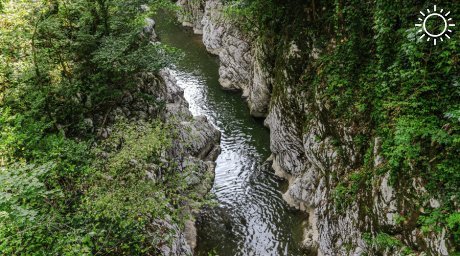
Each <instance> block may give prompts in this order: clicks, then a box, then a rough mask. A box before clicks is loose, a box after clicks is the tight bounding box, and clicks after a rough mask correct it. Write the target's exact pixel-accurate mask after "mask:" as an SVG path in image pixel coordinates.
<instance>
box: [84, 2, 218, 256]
mask: <svg viewBox="0 0 460 256" xmlns="http://www.w3.org/2000/svg"><path fill="white" fill-rule="evenodd" d="M144 8H147V7H142V9H144ZM143 34H144V35H145V36H147V37H148V38H150V39H151V41H152V43H155V44H159V43H160V42H158V38H157V36H156V33H155V21H154V20H153V19H146V20H145V27H144V29H143ZM136 85H137V86H136V88H134V89H132V90H130V91H126V92H125V93H124V95H123V97H122V99H121V102H120V103H119V104H118V105H117V106H116V107H114V108H113V109H112V110H111V111H110V112H108V113H106V114H105V115H104V116H102V115H98V114H96V115H95V116H93V117H92V118H86V119H85V120H84V126H85V127H87V129H92V130H93V129H96V133H97V134H98V136H99V138H100V139H107V138H108V137H109V136H110V135H111V133H112V130H111V128H110V124H112V123H115V122H116V121H117V120H129V121H130V123H133V124H135V125H136V128H138V129H142V125H143V124H145V123H146V122H147V123H148V122H149V121H151V120H152V119H157V118H160V119H162V121H163V123H164V124H165V125H169V126H170V127H173V128H171V135H172V137H173V139H172V146H171V148H170V149H169V150H168V151H167V152H164V153H162V155H161V157H162V159H164V162H165V164H169V162H168V160H166V159H172V160H173V161H174V162H176V163H178V164H179V166H180V167H181V168H182V169H186V168H189V169H190V170H192V171H191V172H190V174H188V176H187V177H186V178H185V182H186V183H187V185H188V186H189V187H191V188H194V192H196V193H197V195H198V196H202V197H203V196H205V194H206V193H208V191H209V190H210V189H211V187H212V184H213V179H214V170H215V160H216V158H217V156H218V155H219V153H220V136H221V134H220V132H219V131H218V130H217V129H216V128H215V127H214V126H213V125H212V124H211V123H210V122H209V121H208V120H207V118H206V117H204V116H197V117H194V116H193V115H192V114H191V112H190V111H189V109H188V103H187V101H186V100H185V98H184V96H183V94H184V92H183V90H182V89H181V88H180V87H179V86H178V85H177V83H176V79H175V78H174V76H173V75H172V72H171V71H170V70H169V69H167V68H164V69H162V70H161V71H160V72H159V73H158V74H154V73H144V74H140V75H138V77H137V81H136ZM142 95H148V96H149V97H148V98H154V99H155V100H154V101H152V100H147V99H146V98H147V97H142ZM163 105H164V108H161V107H160V106H163ZM95 127H101V128H95ZM106 156H107V152H102V153H101V157H106ZM130 165H131V167H139V168H145V169H146V170H145V171H146V178H148V179H150V180H152V182H156V179H157V177H156V174H155V173H157V170H156V169H158V166H155V165H154V164H148V163H147V164H145V166H144V165H142V166H140V164H139V163H138V161H137V160H136V159H132V160H131V161H130ZM184 208H186V212H184V213H183V215H184V216H186V215H188V214H191V215H192V216H194V215H195V214H196V212H194V211H195V210H196V209H194V208H193V206H191V205H186V206H185V207H184ZM150 226H151V227H152V228H155V229H162V230H169V231H171V233H173V234H174V235H173V237H171V238H170V240H169V241H170V243H168V244H163V245H161V247H160V248H157V249H158V250H159V251H160V253H161V255H165V256H173V255H184V256H185V255H192V252H193V249H194V247H195V246H196V230H195V222H194V220H188V221H186V223H185V227H184V228H180V227H179V226H178V225H177V224H175V223H174V221H173V220H172V219H171V218H170V217H166V218H165V219H159V220H156V221H154V223H151V225H150Z"/></svg>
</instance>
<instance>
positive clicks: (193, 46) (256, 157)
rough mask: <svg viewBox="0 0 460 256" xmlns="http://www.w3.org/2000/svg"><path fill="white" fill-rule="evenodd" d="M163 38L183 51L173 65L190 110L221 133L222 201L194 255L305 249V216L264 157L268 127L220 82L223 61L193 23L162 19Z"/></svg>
mask: <svg viewBox="0 0 460 256" xmlns="http://www.w3.org/2000/svg"><path fill="white" fill-rule="evenodd" d="M156 20H157V26H156V31H157V33H158V35H159V37H160V39H161V41H162V42H163V43H165V44H168V45H170V46H173V47H175V48H178V49H180V50H181V51H182V52H183V54H184V57H183V58H182V59H181V61H180V62H179V63H177V65H176V67H175V68H174V71H173V72H174V74H175V75H176V78H177V81H178V84H179V86H180V87H182V88H183V89H184V95H185V98H186V99H187V101H188V102H189V104H190V110H191V112H192V113H193V115H205V116H207V117H208V119H209V120H210V121H211V122H212V123H213V124H214V125H215V126H216V127H217V129H219V130H220V131H221V132H222V140H221V147H222V153H221V154H220V156H219V157H218V159H217V160H216V163H217V166H216V175H215V180H214V186H213V189H212V191H211V193H213V194H214V195H215V198H216V200H217V206H215V207H207V208H205V209H203V210H202V214H201V217H200V218H199V219H198V221H197V223H198V225H197V228H198V244H197V248H196V249H195V254H196V255H220V256H226V255H229V256H234V255H245V256H246V255H263V256H265V255H304V254H305V253H304V252H302V250H301V249H300V248H299V246H298V245H299V243H300V241H301V239H302V225H303V224H302V223H303V222H304V220H305V219H304V217H303V216H304V215H305V214H302V213H300V212H298V211H296V210H294V209H291V208H290V207H289V206H288V205H287V204H286V203H285V202H284V201H283V199H282V196H281V195H282V194H281V191H282V190H283V189H285V185H286V184H284V183H283V182H281V181H279V180H278V179H277V177H275V176H274V173H273V171H272V170H271V169H270V168H269V165H268V164H266V163H265V164H264V162H265V160H266V159H267V158H268V157H269V156H270V138H269V131H268V129H267V128H265V127H264V126H263V121H262V120H260V119H255V118H253V117H251V116H250V115H249V109H248V107H247V105H246V102H245V101H244V99H243V98H242V97H241V92H230V91H225V90H223V89H222V88H221V86H220V85H219V82H218V78H219V75H218V68H219V60H218V58H217V57H216V56H212V55H210V54H209V53H208V52H207V51H206V49H205V47H204V45H203V44H202V41H201V36H199V35H194V34H193V33H192V31H191V30H190V29H187V28H184V27H182V26H180V25H179V24H175V23H174V22H171V21H167V20H166V19H159V18H157V19H156Z"/></svg>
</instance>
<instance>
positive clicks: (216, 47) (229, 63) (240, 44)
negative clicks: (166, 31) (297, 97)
mask: <svg viewBox="0 0 460 256" xmlns="http://www.w3.org/2000/svg"><path fill="white" fill-rule="evenodd" d="M177 4H178V5H179V6H180V7H181V8H182V11H180V13H179V21H181V22H182V24H183V25H185V26H190V27H193V29H194V31H195V33H199V34H203V43H204V45H205V46H206V49H207V50H208V51H209V52H210V53H212V54H215V55H217V56H219V60H220V68H219V82H220V84H221V85H222V87H223V88H225V89H228V90H241V91H242V92H243V97H245V98H247V101H248V104H249V107H250V111H251V114H252V115H254V116H256V117H265V116H266V115H267V114H268V105H269V102H270V93H271V80H270V78H269V74H268V72H267V71H266V70H265V68H264V67H265V66H264V65H262V64H261V63H260V62H259V61H260V60H262V59H263V58H262V55H263V51H262V50H260V49H259V47H257V46H255V45H253V43H252V40H251V39H250V37H249V36H248V35H247V34H244V33H242V32H241V31H240V30H239V29H238V28H237V27H236V26H235V25H234V24H232V23H231V22H230V21H229V20H228V18H227V17H225V15H224V13H223V11H224V8H225V7H224V4H223V2H222V1H221V0H210V1H204V0H200V1H186V0H181V1H178V2H177Z"/></svg>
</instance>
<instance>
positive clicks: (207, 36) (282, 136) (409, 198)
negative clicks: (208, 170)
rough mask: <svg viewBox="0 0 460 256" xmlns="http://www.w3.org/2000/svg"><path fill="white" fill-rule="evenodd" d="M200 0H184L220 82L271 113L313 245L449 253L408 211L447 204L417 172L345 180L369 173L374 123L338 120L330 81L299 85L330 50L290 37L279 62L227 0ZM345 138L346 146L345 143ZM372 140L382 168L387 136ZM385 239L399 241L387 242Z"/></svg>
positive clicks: (351, 250)
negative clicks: (230, 11) (363, 168)
mask: <svg viewBox="0 0 460 256" xmlns="http://www.w3.org/2000/svg"><path fill="white" fill-rule="evenodd" d="M197 2H198V1H185V0H181V1H179V5H180V6H181V7H182V8H183V9H184V10H185V12H187V13H189V15H188V16H187V17H188V22H187V25H189V26H193V27H194V29H195V30H196V31H200V32H201V31H202V33H203V43H204V45H205V46H206V48H207V49H208V51H209V52H211V53H213V54H215V55H218V56H219V59H220V64H221V65H220V69H219V74H220V83H221V85H222V86H223V87H224V88H227V89H238V90H242V91H243V96H244V97H247V100H248V104H249V107H250V110H251V114H253V115H254V116H258V117H266V120H265V124H266V125H267V126H268V127H269V128H270V133H271V138H270V142H271V151H272V156H271V157H270V160H271V161H272V163H273V169H274V170H275V172H276V174H277V175H279V176H280V177H283V178H285V179H286V180H288V181H289V189H288V190H287V192H286V193H285V194H284V195H283V197H284V199H285V200H286V201H287V202H288V203H290V204H291V205H292V206H294V207H296V208H298V209H300V210H303V211H305V212H306V213H307V214H308V216H309V222H310V223H309V225H308V229H306V230H305V239H304V246H305V247H308V248H309V249H311V250H313V251H317V253H318V255H402V254H404V253H408V252H409V248H410V250H413V251H415V252H423V253H422V254H425V255H448V248H451V247H452V246H453V245H451V244H449V242H448V239H447V237H446V232H445V230H443V231H442V232H440V233H432V234H423V232H422V231H421V229H420V227H419V226H417V224H416V222H417V221H416V220H417V217H418V215H417V216H414V215H413V214H412V215H409V214H408V211H407V209H412V210H413V209H417V207H419V208H420V211H423V209H424V207H431V208H436V207H439V202H438V201H437V200H436V199H434V198H432V199H430V200H426V199H424V198H425V197H428V193H427V191H426V189H425V188H424V187H423V184H422V181H421V179H419V178H418V177H412V178H411V179H410V180H399V181H390V174H389V173H384V174H379V175H371V177H370V178H368V180H367V181H366V182H368V183H366V184H369V185H365V186H364V188H361V189H359V190H357V191H353V192H350V191H348V190H346V189H341V188H342V187H341V186H342V185H343V184H347V182H349V181H350V179H352V177H355V178H356V177H361V176H363V177H368V176H366V175H368V174H367V173H365V172H359V171H357V170H359V168H356V167H357V166H359V165H360V163H361V162H362V159H363V158H364V153H363V152H360V150H359V149H358V148H356V146H354V143H353V139H354V138H355V137H356V136H357V135H359V134H363V133H365V132H366V131H363V129H365V127H366V124H354V123H344V122H341V121H339V120H331V119H330V118H329V117H328V112H327V111H328V110H327V109H328V102H327V101H324V99H323V98H322V97H321V88H318V89H317V90H318V91H317V92H308V91H306V90H305V89H302V90H301V89H299V88H298V87H299V86H298V81H299V80H300V79H301V77H300V76H301V72H303V70H305V63H307V62H309V61H315V60H316V59H317V58H318V56H319V55H320V54H321V52H320V51H319V50H318V49H316V48H314V47H313V46H312V45H306V44H305V42H301V41H298V42H296V41H286V42H282V43H283V44H284V45H285V47H284V49H285V50H284V52H280V53H271V54H272V57H275V58H276V59H277V62H278V63H279V64H278V66H277V67H272V66H270V65H269V64H268V63H269V62H268V61H267V56H266V55H267V54H270V50H269V49H266V48H270V46H269V45H260V44H258V43H255V42H254V41H251V40H250V39H249V37H247V35H245V34H243V33H241V31H239V30H238V29H237V27H236V26H235V25H234V24H232V21H230V20H228V19H226V17H224V15H223V14H222V10H223V8H225V7H224V4H223V2H222V1H220V0H207V1H204V0H201V1H200V4H199V5H198V4H197ZM182 19H183V18H182ZM273 55H274V56H273ZM275 81H276V82H275ZM275 91H276V93H275ZM311 95H314V96H311ZM304 116H310V118H308V120H305V119H304V118H303V117H304ZM359 127H364V128H362V129H361V128H359ZM337 138H339V140H340V145H341V146H337V145H336V144H337V143H336V142H337ZM369 141H370V142H371V144H373V152H372V155H371V157H372V159H373V164H374V166H373V167H372V168H373V169H374V170H377V169H378V168H379V166H380V165H382V164H383V163H384V162H385V159H384V158H383V157H382V156H381V154H380V145H381V144H382V141H381V139H380V138H378V137H371V138H370V140H369ZM417 211H418V210H415V211H411V212H417ZM385 234H390V235H391V236H385ZM389 237H390V238H389ZM379 238H380V239H379ZM382 238H385V239H390V241H393V242H395V244H396V245H395V246H387V245H385V244H384V243H382V242H381V241H382V240H385V239H382ZM391 239H393V240H391ZM379 241H380V242H379Z"/></svg>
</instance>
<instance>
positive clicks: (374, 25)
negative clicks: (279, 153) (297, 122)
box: [227, 0, 460, 251]
mask: <svg viewBox="0 0 460 256" xmlns="http://www.w3.org/2000/svg"><path fill="white" fill-rule="evenodd" d="M227 2H228V4H229V6H230V7H229V8H228V9H227V12H228V14H229V15H230V16H233V18H235V20H236V21H239V24H240V25H241V27H242V28H243V29H244V30H245V31H247V32H248V34H249V35H250V36H252V37H253V38H256V40H259V41H261V42H262V45H270V46H271V47H268V48H269V49H271V51H270V52H269V53H267V55H268V56H267V60H266V63H267V64H266V65H267V66H268V67H269V68H272V69H273V70H274V72H272V73H273V74H275V77H274V81H275V82H274V85H273V88H272V94H273V97H274V98H276V97H278V95H280V94H282V92H283V88H285V87H287V86H289V87H290V88H293V89H294V90H296V91H303V92H304V93H303V95H307V98H306V99H303V100H304V102H305V103H307V104H306V105H307V106H309V107H310V108H309V109H307V110H306V111H305V113H306V115H305V116H304V117H303V118H301V119H303V121H304V123H305V125H304V126H306V127H304V129H305V130H306V131H308V130H309V128H310V127H308V123H309V120H310V119H312V118H319V119H321V122H322V123H324V124H327V125H328V127H327V133H328V134H325V136H332V137H334V139H335V146H336V147H337V150H338V152H340V150H341V148H342V146H343V145H346V144H347V143H348V142H347V141H346V140H345V138H343V137H341V136H340V134H341V131H340V130H339V129H338V128H340V127H348V128H350V129H351V133H352V134H353V143H354V145H353V146H352V147H353V148H355V149H357V150H358V152H360V154H359V155H360V156H362V157H361V158H362V159H358V161H355V160H354V159H346V158H347V155H346V154H345V153H344V154H342V155H341V157H343V158H344V159H343V162H345V163H350V164H352V165H351V166H348V170H347V171H346V173H345V174H343V175H342V174H339V175H337V176H336V181H335V182H333V183H337V184H338V185H337V188H336V195H337V196H338V198H337V199H338V200H337V202H339V203H340V204H343V203H346V202H347V201H349V202H350V201H355V200H356V197H358V198H359V197H365V193H366V192H365V191H366V190H367V191H369V189H372V183H371V178H372V177H373V176H375V175H382V174H384V173H387V172H390V173H391V177H392V186H394V187H395V188H398V187H399V188H403V187H410V185H408V184H411V182H412V178H414V177H419V178H421V180H422V184H423V185H424V186H425V188H426V189H427V190H428V192H429V197H428V198H423V199H422V200H420V201H418V200H416V201H415V202H407V205H406V207H407V208H405V209H404V210H403V211H402V212H400V217H401V218H403V219H404V221H399V226H400V229H398V230H386V229H385V228H383V229H382V230H377V231H375V232H389V233H391V234H397V233H399V232H401V230H411V229H412V228H414V226H415V227H418V228H420V229H421V230H422V231H423V233H424V234H423V235H429V234H430V233H433V232H435V233H436V232H438V233H441V232H442V230H443V229H446V230H447V232H448V239H450V241H452V244H453V245H457V248H456V249H457V250H460V248H459V247H458V245H460V218H459V217H460V215H459V207H460V206H459V200H460V190H459V187H460V157H459V156H460V105H459V102H460V85H459V78H460V77H459V74H460V69H459V67H460V65H459V50H460V38H459V33H458V32H456V33H454V34H453V35H452V36H451V38H450V39H449V40H447V38H446V40H444V41H442V42H441V41H439V40H438V41H439V42H438V44H437V45H433V43H432V41H430V42H426V38H425V39H423V40H421V39H420V38H419V37H420V35H421V34H417V30H419V29H420V28H419V27H414V24H415V23H417V22H418V21H417V18H418V16H419V15H420V14H419V11H420V10H426V9H428V8H431V9H432V8H433V4H436V3H433V2H430V1H411V0H408V1H353V0H351V1H315V0H312V1H306V2H305V1H289V3H287V2H285V1H278V0H270V1H265V0H264V1H259V0H238V1H227ZM437 4H438V8H439V9H440V8H441V6H442V8H444V10H446V11H445V12H447V10H450V11H451V13H450V16H449V18H452V19H453V20H454V21H457V23H458V20H460V4H459V3H458V2H455V1H450V2H446V1H443V2H439V3H437ZM442 25H443V24H442ZM432 28H434V29H436V27H435V25H433V27H432ZM292 42H294V43H295V44H296V45H297V47H298V49H300V51H299V52H300V53H299V54H301V55H302V56H301V58H300V60H299V61H297V62H296V63H294V64H293V63H292V62H290V63H289V76H290V77H287V78H286V77H284V76H285V74H284V73H283V72H282V70H284V69H285V68H286V59H287V57H286V52H287V50H286V49H290V47H292V44H291V43H292ZM277 70H278V71H279V72H277ZM314 102H320V105H321V107H318V106H315V104H314ZM311 103H313V104H311ZM285 104H289V103H288V102H286V103H285ZM300 114H301V113H300ZM296 118H299V117H296ZM375 138H378V139H379V140H378V141H381V142H382V145H381V150H382V153H381V154H382V156H383V158H384V162H383V163H382V164H381V165H380V166H378V167H377V168H375V167H374V166H373V164H374V158H375V157H376V156H374V155H373V152H374V151H373V149H374V146H375V145H374V141H375V140H374V139H375ZM318 139H320V140H321V138H318ZM348 157H349V156H348ZM410 193H414V196H413V197H414V199H415V198H416V197H417V196H416V195H415V194H416V193H417V192H415V191H411V192H410ZM430 199H436V200H439V202H440V205H439V206H438V205H436V206H434V207H431V206H428V207H426V205H425V204H422V202H427V201H428V200H430ZM364 201H365V200H364ZM364 201H363V205H365V204H366V203H365V202H364ZM378 234H381V233H378ZM383 234H384V233H383ZM374 235H376V236H377V233H375V234H374ZM381 237H383V236H381ZM414 249H415V250H419V251H423V250H424V248H414Z"/></svg>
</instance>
